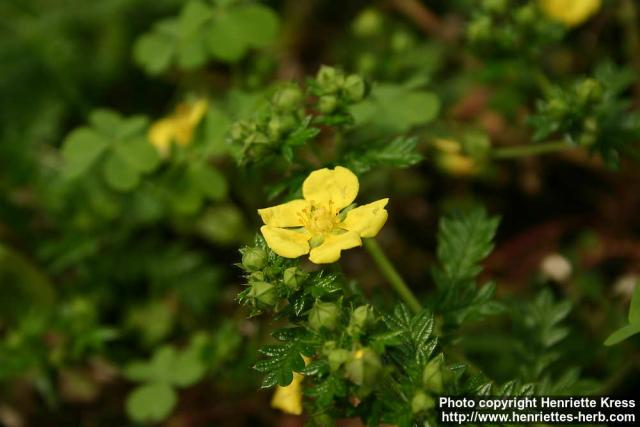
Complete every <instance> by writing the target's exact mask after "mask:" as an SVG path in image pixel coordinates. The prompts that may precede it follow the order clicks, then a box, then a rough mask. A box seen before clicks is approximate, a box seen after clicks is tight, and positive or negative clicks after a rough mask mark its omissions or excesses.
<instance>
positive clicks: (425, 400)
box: [411, 391, 436, 414]
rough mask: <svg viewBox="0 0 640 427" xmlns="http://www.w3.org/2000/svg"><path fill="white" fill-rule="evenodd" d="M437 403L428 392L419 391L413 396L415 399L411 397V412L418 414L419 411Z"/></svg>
mask: <svg viewBox="0 0 640 427" xmlns="http://www.w3.org/2000/svg"><path fill="white" fill-rule="evenodd" d="M435 405H436V402H435V401H434V400H433V398H432V397H431V396H428V395H427V394H426V393H424V392H422V391H419V392H417V393H416V394H415V395H414V396H413V399H411V412H412V413H414V414H417V413H419V412H422V411H426V410H428V409H431V408H433V407H434V406H435Z"/></svg>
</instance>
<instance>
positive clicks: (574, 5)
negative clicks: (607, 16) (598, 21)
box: [538, 0, 601, 27]
mask: <svg viewBox="0 0 640 427" xmlns="http://www.w3.org/2000/svg"><path fill="white" fill-rule="evenodd" d="M538 3H539V5H540V8H541V9H542V11H543V12H544V13H545V14H546V15H547V16H548V17H549V18H551V19H554V20H556V21H559V22H562V23H563V24H565V25H566V26H568V27H575V26H576V25H580V24H582V23H583V22H584V21H586V20H587V19H589V18H590V17H591V16H592V15H593V14H595V13H596V12H597V11H598V10H599V9H600V6H601V0H538Z"/></svg>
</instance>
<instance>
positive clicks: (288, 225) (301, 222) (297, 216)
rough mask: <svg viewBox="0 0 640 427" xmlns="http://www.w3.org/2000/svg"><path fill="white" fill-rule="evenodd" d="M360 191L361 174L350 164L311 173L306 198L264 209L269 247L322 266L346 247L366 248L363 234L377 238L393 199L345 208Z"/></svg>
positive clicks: (264, 234)
mask: <svg viewBox="0 0 640 427" xmlns="http://www.w3.org/2000/svg"><path fill="white" fill-rule="evenodd" d="M358 189H359V183H358V178H357V177H356V176H355V175H354V173H353V172H351V171H350V170H349V169H347V168H344V167H341V166H337V167H336V168H335V169H327V168H324V169H319V170H316V171H313V172H311V174H309V176H308V177H307V179H306V180H305V181H304V183H303V184H302V195H303V197H304V199H298V200H293V201H290V202H287V203H284V204H281V205H277V206H274V207H271V208H266V209H259V210H258V213H259V214H260V216H261V217H262V220H263V221H264V223H265V225H264V226H262V228H261V229H260V231H261V232H262V235H263V236H264V238H265V240H266V242H267V245H269V247H270V248H271V249H273V251H274V252H275V253H277V254H278V255H280V256H283V257H285V258H297V257H299V256H302V255H305V254H309V259H310V260H311V261H312V262H314V263H316V264H326V263H332V262H335V261H337V260H338V259H339V258H340V253H341V251H342V250H344V249H351V248H354V247H356V246H361V245H362V240H361V238H362V237H364V238H368V237H374V236H375V235H376V234H378V232H379V231H380V229H381V228H382V226H383V225H384V223H385V222H386V221H387V211H386V210H385V206H386V205H387V202H388V201H389V199H381V200H378V201H375V202H373V203H369V204H367V205H363V206H360V207H357V208H353V209H345V208H347V207H350V205H351V204H352V203H353V201H354V200H355V198H356V195H357V194H358Z"/></svg>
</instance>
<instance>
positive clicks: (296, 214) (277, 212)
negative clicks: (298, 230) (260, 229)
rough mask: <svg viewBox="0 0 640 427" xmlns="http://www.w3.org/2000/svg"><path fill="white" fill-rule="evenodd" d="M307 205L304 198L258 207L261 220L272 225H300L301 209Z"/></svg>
mask: <svg viewBox="0 0 640 427" xmlns="http://www.w3.org/2000/svg"><path fill="white" fill-rule="evenodd" d="M308 207H309V202H307V201H306V200H302V199H299V200H292V201H290V202H287V203H283V204H281V205H276V206H273V207H270V208H265V209H258V214H260V217H261V218H262V221H263V222H264V223H265V224H267V225H271V226H273V227H300V226H301V225H302V218H301V214H302V210H303V209H305V208H308Z"/></svg>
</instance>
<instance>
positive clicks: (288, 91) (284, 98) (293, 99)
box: [272, 84, 302, 111]
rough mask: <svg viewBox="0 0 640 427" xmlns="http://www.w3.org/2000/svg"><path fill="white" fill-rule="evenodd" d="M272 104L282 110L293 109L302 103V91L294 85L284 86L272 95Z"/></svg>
mask: <svg viewBox="0 0 640 427" xmlns="http://www.w3.org/2000/svg"><path fill="white" fill-rule="evenodd" d="M272 102H273V105H274V106H275V107H276V108H278V109H280V110H284V111H293V110H295V109H296V108H298V107H300V104H301V103H302V91H301V90H300V88H299V87H298V86H296V85H293V84H291V85H287V86H284V87H282V88H280V89H278V91H276V93H275V94H274V95H273V98H272Z"/></svg>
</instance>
